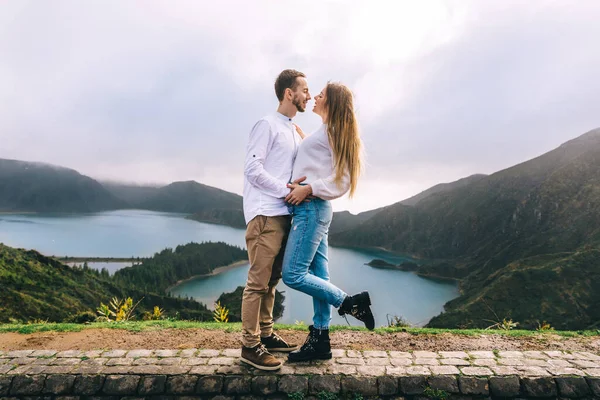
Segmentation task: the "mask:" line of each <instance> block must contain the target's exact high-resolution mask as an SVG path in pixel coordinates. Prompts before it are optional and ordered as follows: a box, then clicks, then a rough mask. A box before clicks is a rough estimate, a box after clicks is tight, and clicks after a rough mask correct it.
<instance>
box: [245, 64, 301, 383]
mask: <svg viewBox="0 0 600 400" xmlns="http://www.w3.org/2000/svg"><path fill="white" fill-rule="evenodd" d="M275 94H276V95H277V99H278V100H279V107H278V108H277V112H275V113H273V114H271V115H268V116H266V117H264V118H262V119H261V120H260V121H258V122H257V123H256V125H254V127H253V128H252V131H251V132H250V139H249V142H248V147H247V149H246V163H245V166H244V178H245V179H244V217H245V219H246V225H247V227H246V247H247V248H248V258H249V260H250V271H249V272H248V280H247V281H246V287H245V289H244V295H243V297H242V331H243V332H242V357H241V361H242V362H245V363H247V364H250V365H252V366H254V367H256V368H258V369H261V370H265V371H273V370H277V369H279V368H280V367H281V361H279V360H278V359H277V358H275V357H274V356H273V355H272V354H271V353H270V351H286V352H290V351H293V350H296V349H297V348H298V345H297V344H291V343H287V342H286V341H285V340H283V339H282V338H281V337H280V336H279V335H277V334H275V333H273V305H274V303H275V286H277V283H278V282H279V280H280V279H281V268H282V265H281V264H282V261H283V251H284V249H285V243H286V240H287V235H288V233H289V230H290V222H291V217H290V216H289V211H288V208H287V206H286V204H285V200H284V198H285V197H286V196H287V195H288V194H289V192H290V189H289V188H288V187H287V184H288V183H289V181H290V178H291V176H292V168H293V165H294V159H295V157H296V153H297V151H298V146H299V145H300V140H301V137H300V133H298V132H297V131H296V129H295V126H294V124H293V123H292V118H294V116H296V113H297V112H304V110H305V109H306V103H307V102H308V100H310V93H309V91H308V84H307V82H306V76H305V75H304V74H303V73H302V72H299V71H296V70H292V69H286V70H284V71H282V72H281V73H280V74H279V76H278V77H277V80H276V81H275ZM304 179H305V178H300V179H298V180H297V181H295V182H298V183H299V182H302V181H303V180H304Z"/></svg>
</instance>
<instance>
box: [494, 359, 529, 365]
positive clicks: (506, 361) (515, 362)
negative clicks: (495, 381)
mask: <svg viewBox="0 0 600 400" xmlns="http://www.w3.org/2000/svg"><path fill="white" fill-rule="evenodd" d="M498 365H512V366H516V365H525V359H524V358H498Z"/></svg>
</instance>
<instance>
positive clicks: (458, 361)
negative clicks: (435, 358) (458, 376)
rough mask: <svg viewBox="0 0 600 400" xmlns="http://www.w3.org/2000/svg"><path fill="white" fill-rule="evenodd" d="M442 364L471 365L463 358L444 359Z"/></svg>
mask: <svg viewBox="0 0 600 400" xmlns="http://www.w3.org/2000/svg"><path fill="white" fill-rule="evenodd" d="M440 362H441V363H442V365H465V366H467V365H471V363H470V362H469V361H467V360H464V359H462V358H442V359H441V360H440Z"/></svg>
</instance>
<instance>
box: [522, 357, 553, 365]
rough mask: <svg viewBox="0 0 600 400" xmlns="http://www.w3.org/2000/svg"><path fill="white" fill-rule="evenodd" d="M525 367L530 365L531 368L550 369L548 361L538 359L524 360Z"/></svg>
mask: <svg viewBox="0 0 600 400" xmlns="http://www.w3.org/2000/svg"><path fill="white" fill-rule="evenodd" d="M523 363H524V365H528V366H530V367H548V366H550V364H548V362H547V361H546V360H539V359H536V358H524V359H523Z"/></svg>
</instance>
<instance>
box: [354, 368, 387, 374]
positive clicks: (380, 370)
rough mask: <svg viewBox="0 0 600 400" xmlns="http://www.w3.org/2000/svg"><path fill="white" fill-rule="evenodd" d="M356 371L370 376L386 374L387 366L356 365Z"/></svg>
mask: <svg viewBox="0 0 600 400" xmlns="http://www.w3.org/2000/svg"><path fill="white" fill-rule="evenodd" d="M356 371H357V372H358V373H359V374H360V375H368V376H381V375H385V367H374V366H362V367H356Z"/></svg>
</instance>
